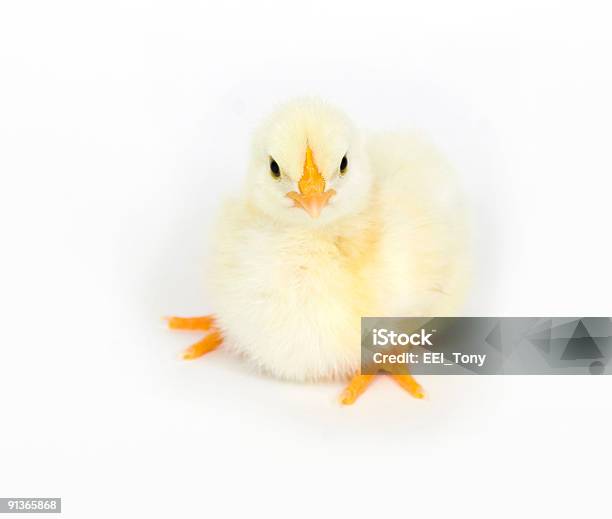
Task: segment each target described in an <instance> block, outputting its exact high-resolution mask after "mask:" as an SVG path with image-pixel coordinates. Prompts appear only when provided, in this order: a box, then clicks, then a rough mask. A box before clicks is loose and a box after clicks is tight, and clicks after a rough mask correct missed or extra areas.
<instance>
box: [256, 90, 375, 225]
mask: <svg viewBox="0 0 612 519" xmlns="http://www.w3.org/2000/svg"><path fill="white" fill-rule="evenodd" d="M371 188H372V176H371V174H370V170H369V167H368V162H367V155H366V154H365V151H364V150H363V146H362V141H361V137H360V135H359V133H358V132H357V130H356V129H355V127H354V126H353V125H352V124H351V122H350V121H349V120H348V119H347V118H346V116H345V115H344V114H343V113H341V112H340V111H339V110H337V109H335V108H333V107H331V106H329V105H327V104H325V103H323V102H322V101H320V100H317V99H299V100H296V101H293V102H291V103H289V104H287V105H285V106H283V107H281V108H280V109H279V110H278V111H276V112H275V113H274V114H272V116H271V117H270V118H269V119H268V120H267V121H266V122H265V123H264V124H263V125H262V126H261V127H260V128H259V130H258V131H257V132H256V133H255V138H254V139H253V148H252V155H251V162H250V167H249V175H248V189H247V196H248V197H249V198H250V200H251V202H252V203H253V204H254V205H255V206H256V207H257V208H258V209H259V210H261V211H262V212H264V213H265V214H267V215H268V216H270V217H272V218H274V219H276V220H278V221H280V222H284V223H287V224H297V225H300V224H301V225H312V226H317V225H325V224H327V223H330V222H333V221H335V220H338V219H340V218H344V217H349V216H350V215H352V214H356V213H358V212H359V211H361V210H362V209H363V208H364V207H365V206H366V204H367V202H368V200H369V198H370V194H371Z"/></svg>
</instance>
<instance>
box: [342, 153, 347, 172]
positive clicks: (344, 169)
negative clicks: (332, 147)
mask: <svg viewBox="0 0 612 519" xmlns="http://www.w3.org/2000/svg"><path fill="white" fill-rule="evenodd" d="M347 167H348V159H347V158H346V155H345V156H344V157H342V161H341V162H340V174H341V175H344V174H345V173H346V168H347Z"/></svg>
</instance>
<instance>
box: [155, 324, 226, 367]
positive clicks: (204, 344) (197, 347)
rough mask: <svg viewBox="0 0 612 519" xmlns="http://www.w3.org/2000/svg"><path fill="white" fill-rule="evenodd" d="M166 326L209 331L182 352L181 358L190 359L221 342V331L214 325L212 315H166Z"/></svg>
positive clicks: (175, 328) (199, 355)
mask: <svg viewBox="0 0 612 519" xmlns="http://www.w3.org/2000/svg"><path fill="white" fill-rule="evenodd" d="M166 321H167V322H168V328H170V329H171V330H201V331H208V330H211V332H210V333H209V334H208V335H207V336H206V337H204V338H203V339H202V340H200V341H198V342H196V343H195V344H193V345H191V346H190V347H189V348H187V349H186V350H185V351H184V352H183V359H185V360H192V359H197V358H198V357H201V356H202V355H205V354H206V353H209V352H211V351H213V350H216V349H217V348H218V347H219V345H220V344H221V343H222V342H223V336H222V335H221V332H220V331H219V330H217V329H216V327H215V319H214V317H213V316H212V315H205V316H203V317H168V318H166Z"/></svg>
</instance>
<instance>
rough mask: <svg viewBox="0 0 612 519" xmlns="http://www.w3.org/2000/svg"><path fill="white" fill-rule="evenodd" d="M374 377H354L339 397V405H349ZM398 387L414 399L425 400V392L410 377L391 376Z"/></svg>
mask: <svg viewBox="0 0 612 519" xmlns="http://www.w3.org/2000/svg"><path fill="white" fill-rule="evenodd" d="M375 376H376V375H355V376H354V377H353V378H352V379H351V381H350V382H349V384H348V386H346V388H344V391H342V394H341V395H340V403H342V404H344V405H351V404H353V403H355V400H357V399H358V398H359V396H360V395H361V394H362V393H363V392H364V391H365V390H366V389H367V388H368V386H369V385H370V384H371V383H372V381H373V380H374V377H375ZM391 378H392V379H393V380H395V382H397V384H399V386H400V387H401V388H403V389H405V390H406V391H408V393H410V394H411V395H412V396H413V397H414V398H425V391H424V390H423V388H422V387H421V385H420V384H419V383H418V382H417V381H416V380H415V379H414V378H413V377H412V375H391Z"/></svg>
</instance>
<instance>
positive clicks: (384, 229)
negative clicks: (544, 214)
mask: <svg viewBox="0 0 612 519" xmlns="http://www.w3.org/2000/svg"><path fill="white" fill-rule="evenodd" d="M465 245H466V239H465V233H464V218H463V212H462V210H461V203H460V200H459V197H458V196H457V189H456V187H455V184H454V181H453V177H452V175H451V173H450V171H449V168H448V166H447V164H446V163H445V161H444V160H443V159H442V158H441V157H440V156H439V155H438V154H437V152H436V151H435V150H434V149H433V148H432V147H431V146H430V145H428V144H427V143H425V142H423V141H422V140H421V139H419V138H418V137H415V136H410V135H404V134H382V135H372V136H368V137H365V136H364V135H362V134H361V133H360V132H359V131H358V130H357V129H356V128H355V127H354V126H353V124H352V123H351V122H350V121H349V120H348V119H347V118H346V116H345V115H344V114H343V113H341V112H340V111H338V110H337V109H335V108H333V107H331V106H329V105H327V104H325V103H323V102H322V101H319V100H316V99H300V100H296V101H293V102H291V103H289V104H287V105H285V106H283V107H282V108H281V109H279V110H278V111H277V112H276V113H274V114H273V115H272V116H271V117H270V118H269V119H268V120H267V121H266V122H265V123H264V124H263V125H262V126H261V127H260V129H259V130H258V131H257V132H256V134H255V137H254V139H253V146H252V152H251V158H250V167H249V171H248V176H247V181H246V185H245V189H244V191H243V192H242V193H241V194H240V195H239V196H237V197H236V198H235V199H233V200H229V201H227V203H226V204H225V205H224V207H223V209H222V212H221V215H220V219H219V223H218V226H217V233H216V237H215V240H214V248H213V255H212V265H211V268H210V270H209V277H210V281H211V295H212V296H213V301H214V307H213V308H214V315H211V316H206V317H196V318H180V317H172V318H170V319H169V325H170V327H171V328H174V329H192V330H193V329H197V330H207V331H209V332H210V333H209V334H208V335H207V336H206V337H205V338H204V339H203V340H201V341H200V342H198V343H196V344H194V345H193V346H192V347H191V348H189V349H188V350H187V351H186V352H185V354H184V358H187V359H193V358H196V357H199V356H201V355H203V354H204V353H207V352H209V351H211V350H213V349H215V348H217V347H218V346H219V345H220V344H221V342H223V343H224V344H225V345H227V346H228V347H229V348H231V349H232V350H234V351H236V352H238V353H240V354H242V355H243V356H244V357H246V358H247V359H249V360H250V361H251V362H252V363H254V364H255V365H256V366H258V367H259V368H261V369H263V370H265V371H266V372H268V373H271V374H272V375H274V376H276V377H279V378H282V379H287V380H294V381H318V380H329V379H349V378H350V377H352V379H351V380H350V382H349V384H348V386H347V387H346V389H345V390H344V392H343V394H342V397H341V401H342V402H343V403H344V404H350V403H353V402H354V401H355V400H356V398H357V397H358V396H359V395H360V394H361V393H362V392H363V391H364V390H365V389H366V387H367V386H368V384H369V383H370V382H371V380H372V378H373V377H372V376H370V375H360V374H359V367H360V318H361V317H362V316H445V315H451V314H452V313H453V312H454V311H455V310H456V309H457V308H458V305H459V303H460V302H461V299H462V295H463V292H464V288H465V284H466V277H467V276H466V272H467V269H466V260H465V258H466V254H465V249H466V247H465ZM392 378H393V379H394V380H396V381H397V382H398V383H399V384H400V386H402V387H403V388H404V389H406V390H407V391H408V392H409V393H411V394H412V395H413V396H415V397H418V398H421V397H423V394H424V393H423V390H422V388H421V387H420V386H419V384H418V383H417V382H416V381H415V380H414V379H413V378H412V377H411V376H410V375H392Z"/></svg>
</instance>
